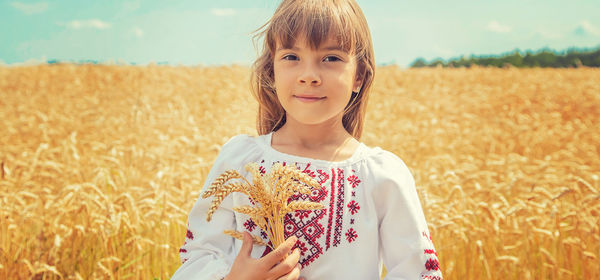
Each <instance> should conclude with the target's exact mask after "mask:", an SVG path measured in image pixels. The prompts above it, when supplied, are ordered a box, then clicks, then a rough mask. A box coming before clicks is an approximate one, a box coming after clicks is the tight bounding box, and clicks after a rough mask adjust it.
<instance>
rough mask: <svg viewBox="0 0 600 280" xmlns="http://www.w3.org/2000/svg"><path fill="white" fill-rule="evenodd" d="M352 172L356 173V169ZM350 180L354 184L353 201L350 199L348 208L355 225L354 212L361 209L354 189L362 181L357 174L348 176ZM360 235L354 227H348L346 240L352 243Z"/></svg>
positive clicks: (352, 222)
mask: <svg viewBox="0 0 600 280" xmlns="http://www.w3.org/2000/svg"><path fill="white" fill-rule="evenodd" d="M352 172H353V173H354V172H355V171H354V170H352ZM348 182H350V185H351V186H352V199H353V200H352V201H350V203H348V205H347V206H348V209H349V210H350V215H352V218H351V219H350V224H351V225H353V224H354V221H355V219H354V214H356V213H358V210H360V206H359V205H358V202H356V200H354V199H356V192H355V191H354V189H356V187H358V184H359V183H360V182H361V181H360V180H359V179H358V177H357V176H356V175H350V176H348ZM357 237H358V234H357V233H356V231H355V230H354V228H350V229H348V231H347V232H346V240H347V241H348V243H352V241H354V240H356V238H357Z"/></svg>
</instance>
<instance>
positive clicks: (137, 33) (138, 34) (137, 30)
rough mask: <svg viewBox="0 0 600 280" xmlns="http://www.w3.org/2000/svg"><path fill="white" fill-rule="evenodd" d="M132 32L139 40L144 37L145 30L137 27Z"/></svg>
mask: <svg viewBox="0 0 600 280" xmlns="http://www.w3.org/2000/svg"><path fill="white" fill-rule="evenodd" d="M132 31H133V34H134V35H135V37H138V38H142V37H144V30H142V29H141V28H139V27H137V26H136V27H134V28H133V30H132Z"/></svg>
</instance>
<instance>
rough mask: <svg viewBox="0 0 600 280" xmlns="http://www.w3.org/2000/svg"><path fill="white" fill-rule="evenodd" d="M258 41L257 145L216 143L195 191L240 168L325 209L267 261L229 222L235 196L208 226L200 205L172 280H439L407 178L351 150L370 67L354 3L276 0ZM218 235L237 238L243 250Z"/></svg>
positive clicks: (395, 161)
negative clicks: (289, 176) (287, 171)
mask: <svg viewBox="0 0 600 280" xmlns="http://www.w3.org/2000/svg"><path fill="white" fill-rule="evenodd" d="M259 36H262V37H263V38H264V48H263V51H262V55H261V56H260V57H259V58H258V59H257V61H256V62H255V64H254V67H253V79H252V83H253V93H254V96H255V97H256V99H257V100H258V103H259V110H258V122H257V129H258V134H259V136H257V137H251V136H248V135H238V136H235V137H233V138H231V139H230V140H229V141H228V142H227V143H225V144H224V145H223V147H222V149H221V152H220V153H219V155H218V157H217V159H216V161H215V163H214V165H213V167H212V169H211V171H210V172H209V174H208V176H207V179H206V182H205V185H204V189H205V190H206V189H207V186H208V185H210V184H211V183H212V182H213V180H214V179H215V178H216V177H217V176H218V175H220V174H221V173H222V172H224V171H226V170H229V169H235V170H237V171H238V172H240V174H242V176H245V177H246V178H249V180H250V179H251V178H252V175H251V174H249V173H248V172H246V171H245V170H244V168H243V167H244V165H245V164H246V163H248V162H256V163H258V164H259V165H260V166H261V172H264V173H266V172H268V171H269V169H270V167H271V166H272V165H273V164H274V163H276V162H281V163H282V164H287V165H294V166H296V167H297V168H300V169H301V170H303V172H305V173H307V174H309V175H310V176H312V177H313V178H315V179H316V180H317V181H318V182H319V183H320V184H321V187H322V188H321V189H320V190H316V191H313V192H312V193H311V194H310V195H296V196H293V197H292V199H301V200H310V201H314V202H319V203H321V204H323V205H324V206H325V208H324V209H321V210H313V211H298V212H296V213H294V214H288V215H287V216H286V217H285V221H284V224H285V225H284V227H285V237H286V238H287V240H286V242H284V243H283V244H281V245H280V246H279V247H277V248H276V249H275V250H274V251H270V248H269V247H265V246H255V245H252V239H251V236H250V234H252V235H256V236H262V238H263V239H266V234H265V233H264V232H261V230H260V228H259V227H258V226H257V225H256V224H255V223H254V221H252V219H250V218H249V217H248V216H245V215H242V214H239V213H237V212H233V211H232V210H231V209H232V208H233V207H236V206H241V205H248V204H249V203H250V202H249V200H248V198H247V197H246V196H245V195H243V194H239V193H234V194H232V195H230V196H228V197H227V198H226V199H225V200H224V201H223V203H222V205H221V207H220V208H219V209H218V210H217V211H216V212H215V213H214V216H213V219H212V221H211V222H210V223H208V222H206V218H205V217H206V213H207V211H208V209H209V207H210V204H211V199H210V198H208V199H202V198H200V199H198V201H197V202H196V204H195V205H194V207H193V208H192V210H191V213H190V215H189V219H188V224H189V228H188V231H187V235H186V238H185V244H184V245H183V246H182V247H181V249H180V255H181V260H182V262H183V264H182V265H181V267H180V268H179V269H178V270H177V272H175V274H174V275H173V279H231V280H238V279H309V280H315V279H379V277H380V275H381V273H382V271H381V267H382V263H383V264H385V266H386V267H387V270H388V273H387V276H386V279H411V280H412V279H442V275H441V272H440V268H439V263H438V260H437V257H436V256H437V253H436V251H435V249H434V247H433V243H432V240H431V237H430V235H429V231H428V229H427V224H426V221H425V217H424V215H423V210H422V208H421V204H420V202H419V198H418V196H417V192H416V189H415V183H414V180H413V177H412V175H411V174H410V172H409V170H408V168H407V167H406V165H405V164H404V163H403V162H402V160H401V159H400V158H398V157H397V156H396V155H394V154H393V153H391V152H388V151H385V150H383V149H381V148H379V147H375V148H371V147H368V146H366V145H364V144H363V143H361V142H359V139H360V136H361V132H362V129H363V119H364V115H365V109H366V107H367V98H368V96H369V89H370V87H371V83H372V81H373V76H374V72H375V63H374V58H373V47H372V43H371V37H370V33H369V29H368V26H367V22H366V19H365V17H364V15H363V13H362V11H361V9H360V8H359V7H358V5H357V4H356V2H355V1H354V0H283V2H282V3H281V4H280V5H279V7H278V8H277V10H276V11H275V14H274V15H273V17H272V18H271V20H270V21H269V22H267V24H265V25H264V26H263V29H262V32H261V33H260V34H259ZM227 229H236V230H237V231H241V232H245V233H244V238H245V239H244V241H243V242H242V241H238V240H234V239H233V238H231V237H229V236H227V235H225V234H223V231H224V230H227ZM248 233H250V234H248ZM288 253H290V254H289V255H288ZM301 276H302V278H301Z"/></svg>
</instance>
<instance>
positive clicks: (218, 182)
mask: <svg viewBox="0 0 600 280" xmlns="http://www.w3.org/2000/svg"><path fill="white" fill-rule="evenodd" d="M239 178H243V177H242V175H240V174H239V173H238V172H237V171H235V170H227V171H225V172H224V173H223V174H221V175H219V177H217V179H215V180H214V181H213V183H212V184H211V185H210V187H209V188H208V190H206V192H204V193H203V194H202V198H207V197H209V196H211V195H213V194H215V193H216V192H217V191H218V190H219V189H220V188H221V187H222V186H223V185H224V184H225V183H226V182H227V181H229V180H232V179H239Z"/></svg>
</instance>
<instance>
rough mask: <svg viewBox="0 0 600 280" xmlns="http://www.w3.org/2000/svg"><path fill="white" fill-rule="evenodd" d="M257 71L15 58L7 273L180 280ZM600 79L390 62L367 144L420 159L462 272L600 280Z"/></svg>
mask: <svg viewBox="0 0 600 280" xmlns="http://www.w3.org/2000/svg"><path fill="white" fill-rule="evenodd" d="M248 77H249V70H248V68H246V67H239V66H233V67H168V66H156V65H151V66H147V67H134V66H103V65H70V64H63V65H41V66H29V67H0V248H1V249H0V279H31V278H33V279H97V278H111V275H112V277H113V278H114V279H154V278H156V279H167V278H169V277H170V276H171V274H172V273H173V272H174V271H175V270H176V269H177V267H178V266H179V265H180V262H179V258H178V248H179V246H181V244H183V242H184V239H185V236H186V228H187V225H186V220H187V215H188V214H189V211H190V209H191V208H192V206H193V204H194V203H195V201H196V199H197V198H198V197H200V195H201V186H202V185H203V183H204V180H205V177H206V176H207V174H208V172H209V171H210V168H211V166H212V163H213V161H214V159H215V158H216V156H217V155H218V153H219V149H220V147H221V146H222V145H223V143H225V142H226V141H227V139H229V138H230V137H231V136H233V135H236V134H240V133H245V134H250V135H255V134H256V130H255V117H256V108H257V107H256V102H255V101H254V100H253V99H252V96H251V95H250V94H248V84H249V81H248ZM598 81H600V71H599V70H598V69H592V68H579V69H495V68H477V67H475V68H471V69H461V68H457V69H408V70H405V69H399V68H396V67H393V66H390V67H381V68H378V70H377V75H376V78H375V83H374V85H373V87H372V89H373V91H372V93H371V96H370V101H369V107H368V109H367V116H366V123H365V130H364V131H363V136H362V138H361V141H362V142H364V143H365V144H367V145H369V146H380V147H382V148H384V149H386V150H389V151H391V152H394V153H395V154H397V155H398V156H399V157H400V158H402V159H403V160H404V162H405V163H406V164H407V166H408V167H409V168H410V169H411V172H412V173H413V175H414V177H415V182H416V184H417V190H418V192H419V196H420V198H421V202H422V205H423V209H424V211H425V216H426V218H427V221H428V223H429V226H430V232H431V234H432V237H433V241H434V244H435V247H436V250H437V252H438V254H439V261H440V265H441V268H442V270H443V273H444V276H445V278H447V279H600V267H599V266H597V265H595V263H597V261H598V258H599V257H600V255H599V254H598V252H600V229H599V226H598V219H599V218H600V204H599V203H598V200H599V199H600V197H599V195H600V156H599V154H598V151H600V142H599V141H598V140H597V139H600V130H598V129H597V128H598V127H599V125H600V124H599V121H598V120H600V94H599V93H600V83H599V82H598ZM255 168H256V171H258V167H257V166H256V167H255ZM252 174H253V175H252V176H253V177H256V175H258V176H260V175H259V174H258V173H256V172H254V173H252ZM235 180H240V179H239V178H238V179H235ZM265 182H266V181H265ZM373 187H375V186H373ZM284 188H286V187H284ZM249 192H253V193H254V194H253V195H256V194H258V192H259V190H254V189H252V190H249ZM282 195H284V194H282ZM285 195H287V194H285ZM481 202H484V204H481ZM255 222H256V223H257V224H258V223H260V221H255ZM264 226H265V225H263V227H264ZM478 240H479V241H480V242H479V244H481V246H477V244H478V243H477V241H478ZM541 249H544V250H543V251H542V250H541ZM111 257H114V258H111Z"/></svg>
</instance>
